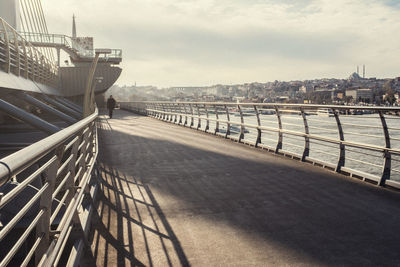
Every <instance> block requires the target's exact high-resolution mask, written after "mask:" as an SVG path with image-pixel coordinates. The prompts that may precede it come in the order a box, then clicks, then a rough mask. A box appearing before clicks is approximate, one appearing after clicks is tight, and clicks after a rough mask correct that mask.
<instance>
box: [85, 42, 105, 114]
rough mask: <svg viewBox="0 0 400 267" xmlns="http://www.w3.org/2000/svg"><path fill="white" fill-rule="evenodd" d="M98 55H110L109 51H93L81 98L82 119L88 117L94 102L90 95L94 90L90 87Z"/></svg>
mask: <svg viewBox="0 0 400 267" xmlns="http://www.w3.org/2000/svg"><path fill="white" fill-rule="evenodd" d="M100 54H111V49H96V50H95V57H94V59H93V62H92V65H91V67H90V70H89V75H88V79H87V82H86V89H85V94H84V96H83V117H84V118H86V117H87V116H89V115H90V114H91V112H92V110H91V101H93V100H94V97H92V94H94V92H93V93H92V92H91V91H92V90H94V88H93V87H92V84H93V80H94V74H95V72H96V67H97V63H98V62H99V57H100Z"/></svg>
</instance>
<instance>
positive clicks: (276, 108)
mask: <svg viewBox="0 0 400 267" xmlns="http://www.w3.org/2000/svg"><path fill="white" fill-rule="evenodd" d="M275 113H276V119H277V120H278V127H279V132H278V143H277V144H276V149H275V153H278V152H279V150H280V149H282V142H283V133H282V118H281V114H280V111H279V107H278V106H275Z"/></svg>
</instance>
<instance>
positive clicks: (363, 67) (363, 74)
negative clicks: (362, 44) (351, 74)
mask: <svg viewBox="0 0 400 267" xmlns="http://www.w3.org/2000/svg"><path fill="white" fill-rule="evenodd" d="M363 78H364V79H365V65H363Z"/></svg>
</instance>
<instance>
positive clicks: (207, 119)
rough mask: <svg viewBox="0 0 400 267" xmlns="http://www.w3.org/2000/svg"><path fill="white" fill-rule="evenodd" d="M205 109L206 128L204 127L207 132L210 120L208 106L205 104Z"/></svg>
mask: <svg viewBox="0 0 400 267" xmlns="http://www.w3.org/2000/svg"><path fill="white" fill-rule="evenodd" d="M204 110H205V111H206V121H207V122H206V128H205V129H204V131H205V132H207V131H208V130H209V129H210V120H209V118H208V109H207V106H206V105H205V104H204Z"/></svg>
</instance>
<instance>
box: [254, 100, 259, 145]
mask: <svg viewBox="0 0 400 267" xmlns="http://www.w3.org/2000/svg"><path fill="white" fill-rule="evenodd" d="M254 111H255V112H256V118H257V126H258V128H257V139H256V142H255V144H254V146H255V147H257V146H258V144H260V143H261V129H260V127H261V120H260V112H259V111H258V108H257V106H256V105H254Z"/></svg>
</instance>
